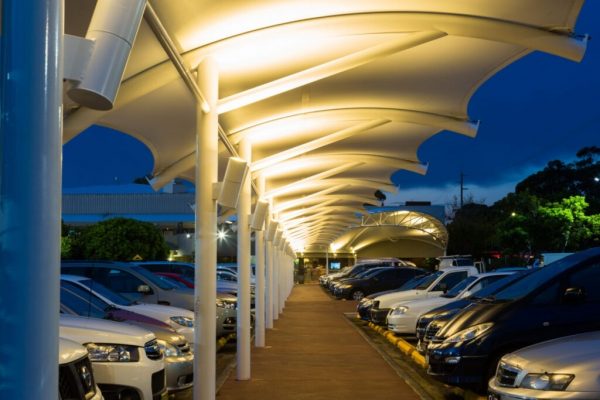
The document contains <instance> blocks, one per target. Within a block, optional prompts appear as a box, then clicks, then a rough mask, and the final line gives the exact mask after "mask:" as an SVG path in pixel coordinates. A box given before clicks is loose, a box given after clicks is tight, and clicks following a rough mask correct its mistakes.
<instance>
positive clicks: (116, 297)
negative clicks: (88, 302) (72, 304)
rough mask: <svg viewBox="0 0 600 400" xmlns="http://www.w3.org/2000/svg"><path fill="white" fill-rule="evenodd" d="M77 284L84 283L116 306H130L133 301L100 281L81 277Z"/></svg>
mask: <svg viewBox="0 0 600 400" xmlns="http://www.w3.org/2000/svg"><path fill="white" fill-rule="evenodd" d="M79 284H81V285H84V286H86V287H88V288H90V289H92V290H93V291H94V292H96V293H98V294H99V295H100V296H102V297H104V298H105V299H107V300H108V301H110V302H111V303H113V304H116V305H118V306H130V305H132V304H133V303H132V302H131V301H130V300H129V299H127V298H126V297H123V296H121V295H120V294H119V293H117V292H115V291H113V290H110V289H109V288H107V287H106V286H104V285H103V284H101V283H100V282H96V281H94V280H91V279H82V280H80V281H79Z"/></svg>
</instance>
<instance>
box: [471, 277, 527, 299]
mask: <svg viewBox="0 0 600 400" xmlns="http://www.w3.org/2000/svg"><path fill="white" fill-rule="evenodd" d="M529 272H530V271H529V270H526V271H523V272H521V273H516V274H512V275H507V276H505V277H504V278H501V279H499V280H497V281H496V282H494V283H490V284H489V285H487V286H485V287H484V288H483V289H481V290H478V291H476V292H475V293H473V294H472V295H471V296H469V299H472V300H477V299H482V298H484V297H488V296H491V295H493V294H496V293H498V292H499V291H500V290H502V289H504V288H506V287H508V286H509V285H512V284H513V283H514V282H516V281H518V280H519V279H523V277H525V276H526V275H527V274H528V273H529Z"/></svg>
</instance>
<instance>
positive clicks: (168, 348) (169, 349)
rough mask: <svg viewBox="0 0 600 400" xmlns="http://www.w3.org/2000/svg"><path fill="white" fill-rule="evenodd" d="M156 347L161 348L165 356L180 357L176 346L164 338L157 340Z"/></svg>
mask: <svg viewBox="0 0 600 400" xmlns="http://www.w3.org/2000/svg"><path fill="white" fill-rule="evenodd" d="M156 343H158V347H160V349H161V350H162V352H163V354H164V355H165V357H181V356H182V354H181V351H180V350H179V348H178V347H177V346H175V345H174V344H171V343H169V342H167V341H165V340H157V341H156Z"/></svg>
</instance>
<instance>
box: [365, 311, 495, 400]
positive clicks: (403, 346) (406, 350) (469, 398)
mask: <svg viewBox="0 0 600 400" xmlns="http://www.w3.org/2000/svg"><path fill="white" fill-rule="evenodd" d="M369 328H371V329H373V330H374V331H375V332H377V333H379V334H380V335H381V336H383V337H385V338H386V339H387V341H388V342H390V343H391V344H393V345H394V346H396V347H397V348H398V349H399V350H400V351H401V352H402V353H403V354H405V355H406V356H407V357H409V358H410V359H411V360H412V361H414V363H415V364H417V365H418V366H420V367H421V368H423V369H425V368H427V361H426V360H425V357H423V356H422V355H421V353H419V352H418V351H417V349H416V348H415V347H414V346H413V345H411V344H410V343H408V342H407V341H406V340H404V339H402V338H400V337H398V336H396V335H395V334H394V333H393V332H391V331H388V330H387V329H385V328H383V327H381V326H379V325H375V324H374V323H372V322H369ZM450 390H451V391H452V393H453V394H455V395H457V396H460V397H462V398H463V399H465V400H482V399H485V397H482V396H479V395H478V394H476V393H474V392H471V391H468V390H463V389H460V388H456V387H454V388H452V389H450Z"/></svg>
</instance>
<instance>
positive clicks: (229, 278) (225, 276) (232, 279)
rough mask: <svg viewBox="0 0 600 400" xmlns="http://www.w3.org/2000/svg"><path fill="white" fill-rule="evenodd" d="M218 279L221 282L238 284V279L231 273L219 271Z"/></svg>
mask: <svg viewBox="0 0 600 400" xmlns="http://www.w3.org/2000/svg"><path fill="white" fill-rule="evenodd" d="M217 279H219V280H221V281H229V282H237V277H236V276H235V275H233V274H231V273H229V272H223V271H217Z"/></svg>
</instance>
